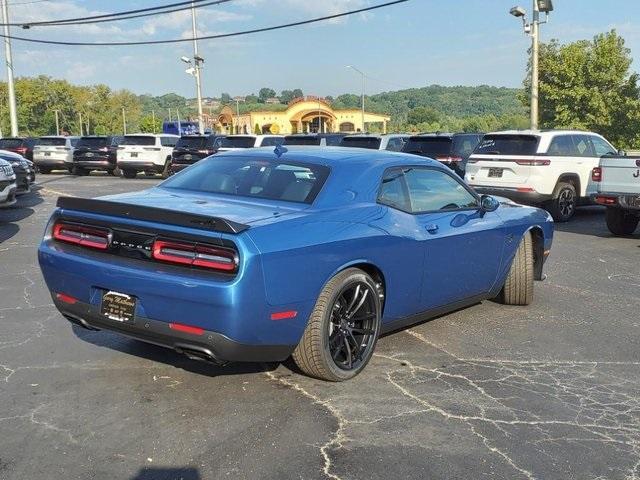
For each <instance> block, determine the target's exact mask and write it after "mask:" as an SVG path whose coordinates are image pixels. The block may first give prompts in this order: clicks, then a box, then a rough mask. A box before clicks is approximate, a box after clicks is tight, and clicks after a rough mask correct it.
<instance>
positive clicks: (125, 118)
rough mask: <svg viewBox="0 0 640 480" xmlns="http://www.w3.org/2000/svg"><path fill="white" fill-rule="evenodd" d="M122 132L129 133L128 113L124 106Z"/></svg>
mask: <svg viewBox="0 0 640 480" xmlns="http://www.w3.org/2000/svg"><path fill="white" fill-rule="evenodd" d="M122 132H123V134H124V135H126V134H127V115H126V113H125V111H124V107H122Z"/></svg>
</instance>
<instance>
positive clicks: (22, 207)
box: [0, 188, 44, 243]
mask: <svg viewBox="0 0 640 480" xmlns="http://www.w3.org/2000/svg"><path fill="white" fill-rule="evenodd" d="M42 202H44V199H43V198H42V197H41V196H40V193H39V192H38V189H35V188H34V189H32V190H31V192H30V193H26V194H24V195H20V196H19V197H18V201H17V202H16V204H15V205H14V206H13V207H9V208H2V209H0V243H2V242H4V241H6V240H9V239H10V238H11V237H13V236H14V235H15V234H17V233H18V232H19V231H20V226H19V225H18V223H17V222H19V221H21V220H24V219H25V218H27V217H30V216H31V215H33V214H34V213H35V210H34V209H33V207H35V206H37V205H39V204H41V203H42Z"/></svg>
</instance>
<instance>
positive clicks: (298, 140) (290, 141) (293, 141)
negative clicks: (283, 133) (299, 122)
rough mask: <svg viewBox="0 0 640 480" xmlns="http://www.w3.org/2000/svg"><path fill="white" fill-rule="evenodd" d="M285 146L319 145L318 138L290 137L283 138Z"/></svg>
mask: <svg viewBox="0 0 640 480" xmlns="http://www.w3.org/2000/svg"><path fill="white" fill-rule="evenodd" d="M284 144H285V145H320V137H315V136H308V137H305V136H302V135H301V136H295V135H294V136H290V137H284Z"/></svg>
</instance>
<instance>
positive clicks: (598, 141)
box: [591, 135, 618, 157]
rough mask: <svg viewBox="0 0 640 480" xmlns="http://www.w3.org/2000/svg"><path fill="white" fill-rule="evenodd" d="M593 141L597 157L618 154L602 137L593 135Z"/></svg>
mask: <svg viewBox="0 0 640 480" xmlns="http://www.w3.org/2000/svg"><path fill="white" fill-rule="evenodd" d="M591 143H592V144H593V149H594V150H595V156H596V157H604V156H605V155H617V154H618V152H616V151H615V149H614V148H613V147H612V146H611V145H609V143H608V142H606V141H605V140H603V139H602V138H600V137H596V136H594V135H592V136H591Z"/></svg>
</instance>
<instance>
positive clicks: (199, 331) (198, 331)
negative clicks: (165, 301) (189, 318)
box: [169, 323, 204, 335]
mask: <svg viewBox="0 0 640 480" xmlns="http://www.w3.org/2000/svg"><path fill="white" fill-rule="evenodd" d="M169 328H170V329H171V330H176V331H178V332H184V333H190V334H191V335H204V328H200V327H192V326H191V325H183V324H181V323H170V324H169Z"/></svg>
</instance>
